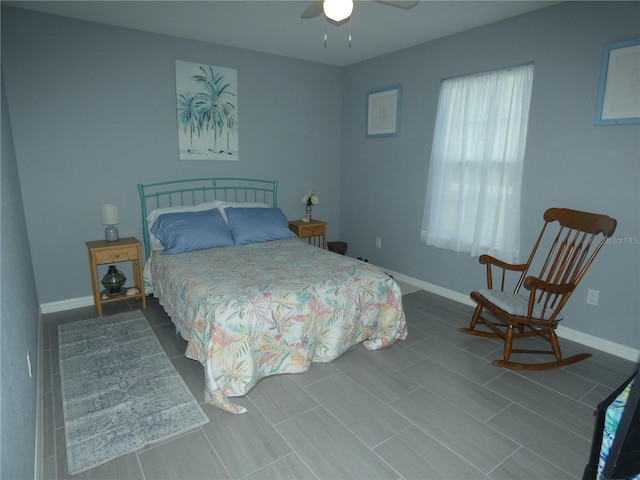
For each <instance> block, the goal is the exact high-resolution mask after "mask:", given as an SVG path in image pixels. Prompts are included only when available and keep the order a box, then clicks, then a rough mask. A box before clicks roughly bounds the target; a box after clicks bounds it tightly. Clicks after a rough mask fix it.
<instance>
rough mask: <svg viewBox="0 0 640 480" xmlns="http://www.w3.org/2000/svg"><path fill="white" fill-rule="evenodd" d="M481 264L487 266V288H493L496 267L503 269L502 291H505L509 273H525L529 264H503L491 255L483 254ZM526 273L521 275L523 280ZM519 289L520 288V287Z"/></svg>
mask: <svg viewBox="0 0 640 480" xmlns="http://www.w3.org/2000/svg"><path fill="white" fill-rule="evenodd" d="M479 260H480V263H481V264H486V265H487V288H489V289H492V288H493V269H492V267H493V266H495V267H497V268H501V269H502V270H501V272H502V274H501V281H500V290H501V291H504V288H505V281H506V279H507V271H509V270H510V271H516V272H525V271H526V270H527V268H528V265H527V264H513V263H507V262H503V261H502V260H500V259H498V258H495V257H492V256H491V255H487V254H483V255H480V259H479ZM522 275H524V273H522V274H521V278H522ZM521 281H522V280H521ZM518 288H519V287H518Z"/></svg>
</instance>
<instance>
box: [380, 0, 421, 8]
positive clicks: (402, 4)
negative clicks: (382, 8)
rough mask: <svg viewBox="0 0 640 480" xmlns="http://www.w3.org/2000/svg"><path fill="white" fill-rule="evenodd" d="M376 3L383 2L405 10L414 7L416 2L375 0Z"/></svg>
mask: <svg viewBox="0 0 640 480" xmlns="http://www.w3.org/2000/svg"><path fill="white" fill-rule="evenodd" d="M377 1H378V3H384V4H385V5H390V6H392V7H398V8H404V9H405V10H407V9H409V8H413V7H415V6H416V5H417V4H418V2H410V1H402V0H386V1H385V0H377Z"/></svg>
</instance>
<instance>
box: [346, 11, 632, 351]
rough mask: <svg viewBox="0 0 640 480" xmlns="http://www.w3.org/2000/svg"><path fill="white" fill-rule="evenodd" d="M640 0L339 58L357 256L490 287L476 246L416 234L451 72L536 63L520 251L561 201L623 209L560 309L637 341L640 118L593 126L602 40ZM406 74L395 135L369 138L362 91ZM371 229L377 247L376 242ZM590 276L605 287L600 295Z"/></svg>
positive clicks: (447, 284) (453, 283)
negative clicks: (456, 246) (594, 295)
mask: <svg viewBox="0 0 640 480" xmlns="http://www.w3.org/2000/svg"><path fill="white" fill-rule="evenodd" d="M639 19H640V3H638V2H566V3H563V4H561V5H558V6H554V7H550V8H547V9H543V10H540V11H537V12H534V13H531V14H527V15H523V16H520V17H516V18H514V19H510V20H507V21H504V22H500V23H496V24H493V25H490V26H487V27H484V28H479V29H476V30H473V31H468V32H463V33H460V34H457V35H453V36H450V37H447V38H444V39H441V40H438V41H434V42H430V43H427V44H423V45H419V46H417V47H414V48H410V49H406V50H403V51H401V52H397V53H393V54H390V55H386V56H383V57H378V58H376V59H373V60H370V61H367V62H362V63H360V64H357V65H354V66H350V67H347V68H345V69H344V92H343V98H344V101H343V109H342V111H343V125H344V128H343V151H342V167H341V191H342V195H341V211H340V212H341V227H342V229H341V230H342V235H343V237H344V238H345V240H347V241H348V242H349V250H350V254H351V255H353V256H365V257H367V258H368V259H369V260H370V261H372V262H374V263H376V264H379V265H382V266H384V267H386V268H389V269H391V270H394V271H396V272H400V273H403V274H405V275H408V276H411V277H414V278H417V279H420V280H422V281H425V282H429V283H432V284H435V285H438V286H441V287H444V288H447V289H450V290H453V291H456V292H459V293H464V294H468V292H470V291H471V290H474V289H477V288H479V287H482V286H484V282H485V280H484V270H483V268H484V267H481V266H480V265H479V263H478V260H477V259H476V258H471V257H470V256H469V255H468V254H462V253H455V252H451V251H448V250H442V249H437V248H435V247H429V246H426V245H425V244H423V243H420V229H421V222H422V213H423V208H424V200H425V190H426V183H427V172H428V168H429V159H430V153H431V141H432V137H433V128H434V123H435V111H436V106H437V102H438V94H439V88H440V82H441V80H442V79H444V78H448V77H454V76H457V75H464V74H470V73H474V72H482V71H486V70H491V69H497V68H501V67H506V66H511V65H519V64H523V63H526V62H532V61H533V62H535V73H534V81H533V94H532V99H531V114H530V121H529V131H528V139H527V150H526V156H525V168H524V178H523V185H522V227H521V238H522V249H521V251H522V252H524V254H523V255H524V256H525V257H526V254H527V252H528V251H529V250H530V248H531V244H532V242H533V241H534V238H535V236H536V235H537V234H538V232H539V229H540V227H541V222H542V213H543V211H544V210H545V209H547V208H548V207H552V206H558V207H569V208H574V209H578V210H587V211H597V212H600V213H604V214H607V215H610V216H612V217H614V218H616V219H617V220H618V229H617V231H616V233H615V237H616V239H615V240H616V242H622V243H611V244H608V245H606V246H605V248H604V249H603V250H602V252H601V253H600V256H599V257H598V258H597V259H596V262H595V263H594V264H593V266H592V267H591V270H590V271H589V272H588V273H587V275H586V276H585V278H584V280H583V282H582V283H581V285H580V286H579V288H578V290H577V291H576V293H575V297H574V298H573V299H572V301H571V302H570V303H569V304H568V305H567V308H566V310H565V320H564V321H563V325H564V326H565V327H568V328H571V329H575V330H578V331H580V332H584V333H587V334H589V335H593V336H596V337H599V338H602V339H605V340H610V341H613V342H616V343H620V344H623V345H627V346H630V347H633V348H635V349H637V348H638V345H640V305H639V300H638V296H639V295H638V294H639V292H640V245H639V239H640V199H639V191H640V190H639V188H638V187H639V185H638V184H639V180H640V125H621V126H594V124H593V120H594V113H595V105H596V98H597V92H598V84H599V76H600V68H601V61H602V51H603V47H604V46H605V45H606V44H608V43H613V42H618V41H622V40H629V39H632V38H638V37H640V22H639ZM395 84H401V85H402V89H403V90H402V118H401V132H400V136H399V137H395V138H378V139H366V138H365V136H364V133H365V132H364V129H365V115H366V109H365V105H366V103H365V98H366V92H367V90H371V89H375V88H380V87H385V86H389V85H395ZM375 237H380V238H382V248H381V249H377V248H375ZM587 288H595V289H597V290H600V299H599V304H598V305H597V306H590V305H587V304H586V291H587Z"/></svg>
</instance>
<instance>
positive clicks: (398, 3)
mask: <svg viewBox="0 0 640 480" xmlns="http://www.w3.org/2000/svg"><path fill="white" fill-rule="evenodd" d="M375 1H377V3H384V4H385V5H390V6H392V7H398V8H404V9H409V8H412V7H415V6H416V5H417V4H418V2H417V1H402V0H387V1H383V0H375ZM330 4H338V5H336V6H338V10H341V12H340V13H338V16H337V17H334V16H333V15H332V14H330V13H328V11H327V8H328V7H330V6H331V5H330ZM339 4H342V5H339ZM344 4H348V6H346V7H345V6H344ZM345 8H346V10H345ZM352 10H353V3H352V2H351V1H348V0H314V1H313V2H311V5H309V7H307V9H306V10H305V11H304V12H302V15H301V16H300V18H313V17H317V16H318V15H320V14H322V13H324V15H325V17H326V18H327V20H329V21H331V22H333V23H338V24H339V23H342V22H344V21H346V20H347V19H348V18H349V17H350V16H351V12H352Z"/></svg>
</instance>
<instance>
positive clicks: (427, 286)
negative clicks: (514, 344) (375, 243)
mask: <svg viewBox="0 0 640 480" xmlns="http://www.w3.org/2000/svg"><path fill="white" fill-rule="evenodd" d="M384 270H385V272H387V273H389V274H390V275H393V277H394V278H397V279H398V280H400V281H402V282H405V283H408V284H409V285H413V286H414V287H418V288H421V289H423V290H426V291H427V292H431V293H434V294H436V295H440V296H441V297H445V298H448V299H449V300H453V301H456V302H458V303H462V304H464V305H468V306H471V307H475V303H473V301H471V299H470V298H469V296H468V295H465V294H462V293H460V292H456V291H454V290H449V289H447V288H443V287H440V286H438V285H434V284H432V283H428V282H424V281H422V280H419V279H417V278H413V277H409V276H407V275H404V274H402V273H398V272H393V271H391V270H387V269H384ZM556 332H557V334H558V336H559V337H560V338H566V339H567V340H571V341H573V342H576V343H580V344H582V345H585V346H588V347H591V348H595V349H596V350H600V351H602V352H605V353H609V354H611V355H615V356H616V357H620V358H624V359H626V360H630V361H632V362H640V350H638V349H635V348H631V347H627V346H626V345H621V344H619V343H615V342H612V341H610V340H605V339H603V338H599V337H594V336H593V335H589V334H587V333H583V332H580V331H578V330H574V329H572V328H567V327H563V326H559V327H558V328H557V330H556Z"/></svg>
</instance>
